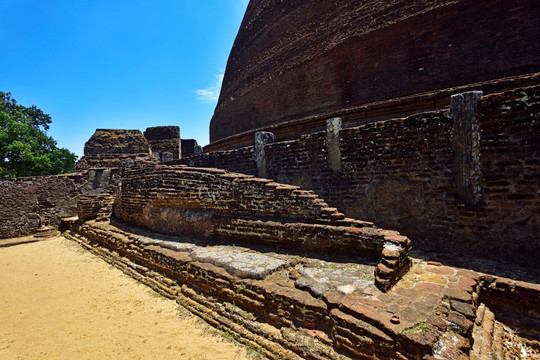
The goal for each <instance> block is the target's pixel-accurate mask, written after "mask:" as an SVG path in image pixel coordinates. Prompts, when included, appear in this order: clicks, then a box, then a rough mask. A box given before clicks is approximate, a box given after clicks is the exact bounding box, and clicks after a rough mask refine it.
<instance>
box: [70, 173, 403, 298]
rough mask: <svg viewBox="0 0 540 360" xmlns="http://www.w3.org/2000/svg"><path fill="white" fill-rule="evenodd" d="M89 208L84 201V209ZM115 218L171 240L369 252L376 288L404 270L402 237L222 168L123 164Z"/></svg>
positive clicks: (289, 189)
mask: <svg viewBox="0 0 540 360" xmlns="http://www.w3.org/2000/svg"><path fill="white" fill-rule="evenodd" d="M94 203H95V202H91V203H90V208H91V209H93V208H94ZM87 206H88V205H87ZM91 212H93V211H91ZM84 214H86V212H84ZM115 215H116V217H117V218H119V219H121V220H123V221H125V222H127V223H129V224H133V225H136V226H138V227H141V228H146V229H150V230H152V231H154V232H159V233H165V234H171V235H177V234H188V235H198V236H202V237H210V238H216V239H225V240H228V241H229V242H248V243H259V244H267V245H273V246H277V247H281V248H289V249H293V250H297V251H300V252H306V251H308V252H309V251H312V252H313V251H314V252H319V253H321V252H322V253H327V254H329V253H347V254H349V255H351V256H352V255H354V254H356V255H366V253H372V254H374V255H375V256H376V257H377V258H380V259H381V261H380V263H379V264H378V266H377V269H376V274H375V281H376V284H377V286H378V287H379V288H380V289H383V290H384V291H386V290H388V289H389V288H390V287H391V286H392V285H393V284H394V283H395V282H396V281H397V280H398V279H399V278H400V277H401V275H403V273H405V272H406V271H407V269H408V267H409V260H408V253H409V250H410V247H411V242H410V240H409V239H408V238H407V237H405V236H401V235H399V233H397V232H395V231H388V230H382V229H379V228H377V227H375V226H374V225H373V224H372V223H367V222H364V221H359V220H354V219H349V218H345V216H344V215H343V214H341V213H339V212H338V211H337V210H336V209H335V208H329V207H328V205H327V204H326V203H325V202H324V201H323V200H322V199H320V198H319V197H318V196H317V195H315V194H313V192H310V191H304V190H301V189H300V188H298V187H296V186H289V185H284V184H278V183H275V182H273V181H271V180H266V179H260V178H255V177H253V176H246V175H242V174H235V173H228V172H226V171H224V170H218V169H200V168H187V167H170V166H164V165H161V166H159V165H152V164H146V163H143V164H138V165H134V166H131V167H130V168H128V169H125V170H124V173H123V176H122V186H121V188H120V191H119V193H118V196H117V198H116V201H115ZM79 218H81V215H79ZM83 218H86V215H84V216H83ZM383 249H384V250H385V251H383ZM386 255H388V256H386Z"/></svg>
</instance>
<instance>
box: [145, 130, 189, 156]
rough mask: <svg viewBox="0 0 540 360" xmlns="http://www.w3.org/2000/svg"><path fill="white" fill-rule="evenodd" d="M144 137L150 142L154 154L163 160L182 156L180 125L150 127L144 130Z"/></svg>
mask: <svg viewBox="0 0 540 360" xmlns="http://www.w3.org/2000/svg"><path fill="white" fill-rule="evenodd" d="M144 137H145V138H146V140H148V143H149V144H150V149H151V150H152V154H153V155H154V156H155V157H156V158H157V159H159V160H160V161H161V162H164V161H170V160H177V159H180V158H182V149H181V148H180V128H179V127H178V126H156V127H149V128H147V129H146V131H145V132H144Z"/></svg>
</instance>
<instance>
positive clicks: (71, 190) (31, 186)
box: [0, 168, 120, 238]
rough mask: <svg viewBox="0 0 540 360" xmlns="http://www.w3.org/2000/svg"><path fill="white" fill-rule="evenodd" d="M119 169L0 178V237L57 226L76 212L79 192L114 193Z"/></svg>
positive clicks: (118, 178) (83, 194) (84, 194)
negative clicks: (0, 179)
mask: <svg viewBox="0 0 540 360" xmlns="http://www.w3.org/2000/svg"><path fill="white" fill-rule="evenodd" d="M119 182H120V169H117V168H116V169H115V168H107V169H92V170H81V171H77V172H75V173H72V174H65V175H54V176H40V177H25V178H15V179H7V180H2V181H0V199H1V206H0V219H1V221H0V238H9V237H15V236H23V235H29V234H33V233H35V232H36V231H37V230H38V229H39V228H40V227H42V226H47V225H50V226H54V227H56V228H58V227H59V226H60V220H61V219H62V218H64V217H70V216H74V215H76V214H77V201H78V200H79V198H80V197H81V196H86V195H95V194H103V193H113V192H114V191H115V190H116V187H117V185H118V183H119Z"/></svg>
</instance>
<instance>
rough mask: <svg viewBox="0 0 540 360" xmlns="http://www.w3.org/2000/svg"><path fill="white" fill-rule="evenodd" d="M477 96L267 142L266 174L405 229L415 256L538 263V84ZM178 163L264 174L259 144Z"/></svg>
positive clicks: (380, 223) (362, 216) (360, 214)
mask: <svg viewBox="0 0 540 360" xmlns="http://www.w3.org/2000/svg"><path fill="white" fill-rule="evenodd" d="M464 96H466V99H469V100H470V101H469V102H468V103H463V101H464ZM478 96H479V95H476V100H475V101H476V102H474V101H473V98H474V97H471V95H461V96H455V97H454V98H453V99H452V103H453V105H452V109H450V106H448V107H443V108H441V109H440V110H438V111H432V112H424V113H418V114H415V115H411V116H408V117H403V118H395V119H388V120H385V121H380V122H375V123H369V124H365V125H361V126H358V127H351V128H344V129H341V130H340V131H339V136H338V137H335V135H332V133H329V132H326V131H325V132H316V133H312V134H309V135H304V136H302V137H301V138H300V139H298V140H293V141H276V142H274V143H269V144H267V145H266V146H265V148H264V154H265V173H266V176H267V177H268V178H271V179H274V180H275V181H278V182H281V183H286V184H293V185H298V186H300V187H302V188H303V189H311V190H313V191H315V193H316V194H319V195H320V196H322V197H323V198H324V199H325V201H327V202H328V204H329V205H330V206H333V207H336V208H338V209H340V211H343V213H344V214H345V215H346V216H349V217H353V218H357V219H363V220H367V221H372V222H374V223H375V224H377V225H378V226H383V227H385V228H390V229H396V230H399V231H400V232H401V233H403V234H405V235H407V236H409V237H410V238H411V239H413V242H414V246H415V248H416V249H423V250H435V251H442V252H450V253H454V254H463V253H467V254H475V255H476V256H481V257H495V258H504V259H516V260H519V261H523V262H526V263H529V264H533V263H535V262H536V259H537V258H538V257H539V256H540V243H539V242H538V234H539V233H540V208H539V204H540V199H539V198H538V192H537V189H538V183H539V180H540V179H539V177H538V174H539V162H538V161H539V160H538V156H539V153H538V146H539V143H538V139H539V138H540V136H539V118H540V105H539V104H540V86H532V87H527V88H518V89H516V90H510V91H506V92H502V93H495V94H490V95H484V96H482V97H478ZM466 99H465V100H466ZM450 102H451V101H450V98H448V99H447V103H448V105H450ZM450 110H452V111H453V113H451V112H450ZM332 136H334V137H332ZM252 141H253V140H252ZM338 160H339V161H338ZM179 163H183V164H186V165H189V166H199V167H221V168H224V169H227V170H229V171H235V172H241V173H245V174H252V175H257V174H258V173H259V169H258V167H257V166H258V164H257V161H256V157H255V147H254V146H248V147H243V148H238V149H234V150H226V151H216V152H211V153H205V154H202V155H200V156H194V157H191V158H188V159H183V160H182V161H179Z"/></svg>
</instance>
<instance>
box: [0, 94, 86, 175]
mask: <svg viewBox="0 0 540 360" xmlns="http://www.w3.org/2000/svg"><path fill="white" fill-rule="evenodd" d="M50 123H51V117H50V116H49V115H47V114H45V113H43V111H41V110H40V109H38V108H37V107H36V106H34V105H32V106H31V107H25V106H23V105H20V104H17V101H15V99H13V98H12V97H11V94H10V93H4V92H1V91H0V178H12V177H19V176H37V175H56V174H62V173H66V172H71V171H74V170H75V161H76V160H77V156H76V155H75V154H73V153H72V152H70V151H69V150H67V149H63V148H58V147H56V141H55V140H54V139H53V138H52V137H50V136H48V135H47V131H48V130H49V124H50Z"/></svg>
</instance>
